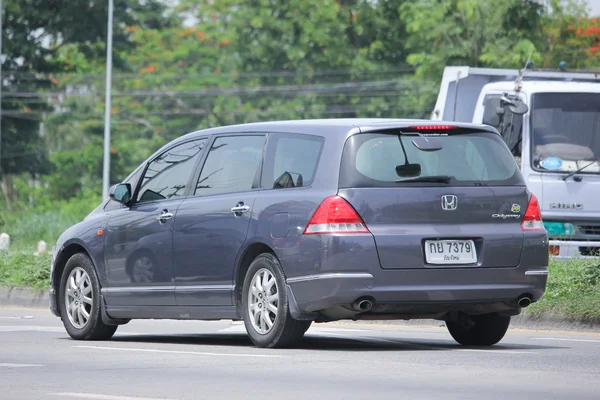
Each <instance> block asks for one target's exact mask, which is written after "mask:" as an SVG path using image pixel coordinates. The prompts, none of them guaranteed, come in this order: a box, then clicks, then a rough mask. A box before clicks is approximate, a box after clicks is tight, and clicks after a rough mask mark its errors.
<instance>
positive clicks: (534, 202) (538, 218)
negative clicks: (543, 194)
mask: <svg viewBox="0 0 600 400" xmlns="http://www.w3.org/2000/svg"><path fill="white" fill-rule="evenodd" d="M521 229H523V230H524V231H531V230H543V229H545V228H544V223H543V222H542V212H541V211H540V205H539V203H538V199H537V197H535V195H533V194H532V195H531V199H529V205H528V206H527V211H525V215H524V216H523V221H522V222H521Z"/></svg>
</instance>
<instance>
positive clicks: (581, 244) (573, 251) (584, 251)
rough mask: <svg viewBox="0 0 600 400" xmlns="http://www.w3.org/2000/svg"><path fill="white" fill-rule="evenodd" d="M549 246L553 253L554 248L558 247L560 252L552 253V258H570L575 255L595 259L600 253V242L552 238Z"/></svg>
mask: <svg viewBox="0 0 600 400" xmlns="http://www.w3.org/2000/svg"><path fill="white" fill-rule="evenodd" d="M549 246H550V252H551V254H552V250H553V248H558V254H552V258H554V259H558V260H568V259H571V258H574V257H577V258H583V259H593V258H598V255H600V242H592V241H567V240H550V241H549ZM555 251H556V250H555ZM596 254H598V255H596Z"/></svg>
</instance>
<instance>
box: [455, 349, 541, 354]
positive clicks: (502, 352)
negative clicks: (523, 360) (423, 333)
mask: <svg viewBox="0 0 600 400" xmlns="http://www.w3.org/2000/svg"><path fill="white" fill-rule="evenodd" d="M453 351H469V352H474V353H493V354H537V352H535V351H513V350H503V349H498V350H482V349H456V350H453Z"/></svg>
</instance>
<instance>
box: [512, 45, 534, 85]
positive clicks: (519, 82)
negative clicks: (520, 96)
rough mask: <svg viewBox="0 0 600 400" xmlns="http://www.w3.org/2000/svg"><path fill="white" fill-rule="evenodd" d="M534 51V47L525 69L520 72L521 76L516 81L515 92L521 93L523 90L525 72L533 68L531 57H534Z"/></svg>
mask: <svg viewBox="0 0 600 400" xmlns="http://www.w3.org/2000/svg"><path fill="white" fill-rule="evenodd" d="M534 51H535V47H532V48H531V53H529V57H527V61H526V62H525V67H524V68H523V69H522V70H521V71H519V75H518V76H517V79H515V92H520V91H521V88H522V86H523V85H522V81H523V76H524V75H525V71H527V70H528V69H531V68H533V63H532V62H531V56H532V55H533V52H534Z"/></svg>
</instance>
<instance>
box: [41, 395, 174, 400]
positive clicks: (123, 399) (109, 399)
mask: <svg viewBox="0 0 600 400" xmlns="http://www.w3.org/2000/svg"><path fill="white" fill-rule="evenodd" d="M48 395H50V396H60V397H75V398H78V399H98V400H167V399H159V398H156V397H152V398H150V397H130V396H111V395H107V394H94V393H48Z"/></svg>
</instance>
